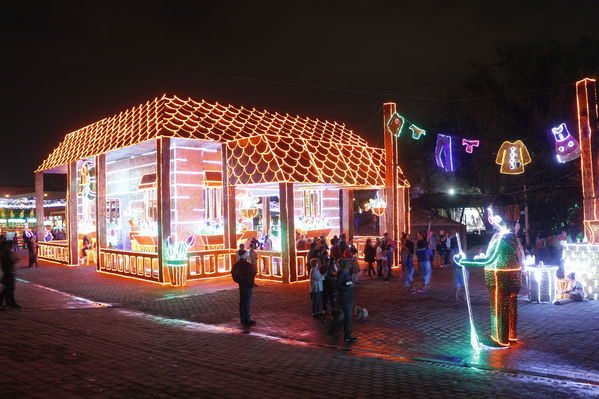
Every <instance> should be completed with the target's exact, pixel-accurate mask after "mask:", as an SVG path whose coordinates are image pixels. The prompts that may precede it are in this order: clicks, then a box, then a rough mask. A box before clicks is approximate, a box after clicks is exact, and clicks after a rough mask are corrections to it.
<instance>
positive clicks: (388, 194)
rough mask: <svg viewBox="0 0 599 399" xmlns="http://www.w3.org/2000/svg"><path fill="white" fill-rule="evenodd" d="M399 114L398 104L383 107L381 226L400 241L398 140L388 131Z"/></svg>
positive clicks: (387, 104) (388, 104)
mask: <svg viewBox="0 0 599 399" xmlns="http://www.w3.org/2000/svg"><path fill="white" fill-rule="evenodd" d="M395 112H397V104H395V103H385V104H384V105H383V132H384V137H385V201H386V202H387V210H386V211H385V218H384V221H385V224H384V225H381V229H382V230H384V231H381V233H384V232H388V233H389V234H390V235H391V237H393V238H395V239H399V234H400V233H401V231H399V229H400V225H399V213H398V209H397V204H398V198H397V195H398V190H397V186H398V178H397V177H398V176H397V157H398V156H397V140H396V139H395V138H394V137H393V136H392V135H391V133H389V132H388V131H387V122H388V121H389V118H391V115H393V114H394V113H395Z"/></svg>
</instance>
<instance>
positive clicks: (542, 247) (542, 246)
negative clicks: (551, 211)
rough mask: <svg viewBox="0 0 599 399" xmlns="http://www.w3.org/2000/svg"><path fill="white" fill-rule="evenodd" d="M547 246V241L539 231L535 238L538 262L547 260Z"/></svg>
mask: <svg viewBox="0 0 599 399" xmlns="http://www.w3.org/2000/svg"><path fill="white" fill-rule="evenodd" d="M546 247H547V241H545V238H543V236H542V235H541V233H537V239H536V240H535V256H536V258H537V262H539V261H543V262H546V261H547V260H546V257H545V251H546Z"/></svg>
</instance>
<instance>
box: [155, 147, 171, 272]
mask: <svg viewBox="0 0 599 399" xmlns="http://www.w3.org/2000/svg"><path fill="white" fill-rule="evenodd" d="M156 177H157V179H156V183H157V186H156V200H157V201H156V202H157V205H158V259H159V261H160V265H159V268H158V281H160V282H161V283H164V265H166V260H165V259H164V250H163V246H164V243H165V241H166V239H167V238H168V236H170V235H171V139H170V138H168V137H159V138H158V139H156Z"/></svg>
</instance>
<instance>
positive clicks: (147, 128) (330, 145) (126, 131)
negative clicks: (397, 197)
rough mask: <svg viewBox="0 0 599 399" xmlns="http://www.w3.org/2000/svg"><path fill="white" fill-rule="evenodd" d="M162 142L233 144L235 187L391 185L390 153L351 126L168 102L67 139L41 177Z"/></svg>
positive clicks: (230, 168)
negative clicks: (77, 163) (129, 148)
mask: <svg viewBox="0 0 599 399" xmlns="http://www.w3.org/2000/svg"><path fill="white" fill-rule="evenodd" d="M160 136H164V137H176V138H185V139H198V140H208V141H214V142H220V143H223V144H225V147H224V148H226V149H227V166H228V171H229V176H230V179H229V183H230V184H233V185H237V184H256V183H271V182H296V183H311V184H335V185H344V186H384V181H385V176H384V173H385V166H384V158H385V157H384V150H383V149H381V148H374V147H369V146H368V143H367V142H366V140H364V139H363V138H362V137H360V136H359V135H357V134H356V133H354V132H353V131H351V130H350V129H347V128H346V127H345V125H343V124H339V123H336V122H329V121H321V120H318V119H311V118H306V117H300V116H292V115H289V114H285V115H283V114H279V113H276V112H275V113H271V112H268V111H264V110H262V111H261V110H257V109H255V108H252V109H250V108H245V107H234V106H232V105H222V104H219V103H209V102H207V101H204V100H202V101H199V102H198V101H195V100H192V99H190V98H188V99H180V98H178V97H167V96H163V97H161V98H156V99H154V100H153V101H148V102H147V103H145V104H142V105H139V106H137V107H133V108H131V109H129V110H126V111H123V112H121V113H119V114H117V115H114V116H112V117H109V118H104V119H102V120H100V121H98V122H95V123H92V124H91V125H88V126H85V127H83V128H81V129H79V130H76V131H74V132H72V133H69V134H67V136H66V137H65V139H64V140H63V141H62V142H61V143H60V144H59V146H58V147H57V148H56V149H54V151H52V153H51V154H50V155H49V156H48V158H47V159H46V160H45V161H44V162H43V163H42V164H41V165H40V167H39V168H38V169H37V171H44V170H49V169H52V168H55V167H57V166H61V165H65V164H67V163H70V162H74V161H77V160H80V159H85V158H88V157H91V156H95V155H98V154H102V153H107V152H109V151H112V150H116V149H119V148H123V147H127V146H131V145H134V144H138V143H142V142H144V141H147V140H152V139H155V138H157V137H160ZM400 173H401V171H400ZM400 181H402V182H404V183H405V184H406V185H407V181H406V180H405V178H404V177H403V175H402V176H401V178H400Z"/></svg>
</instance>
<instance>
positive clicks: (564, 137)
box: [551, 123, 581, 163]
mask: <svg viewBox="0 0 599 399" xmlns="http://www.w3.org/2000/svg"><path fill="white" fill-rule="evenodd" d="M551 133H553V138H554V139H555V154H556V157H557V161H558V162H560V163H566V162H570V161H573V160H575V159H576V158H578V157H580V154H581V152H580V146H579V145H578V141H576V139H575V138H574V136H571V135H570V132H569V131H568V128H567V127H566V124H565V123H562V124H561V125H559V126H557V127H554V128H551Z"/></svg>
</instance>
